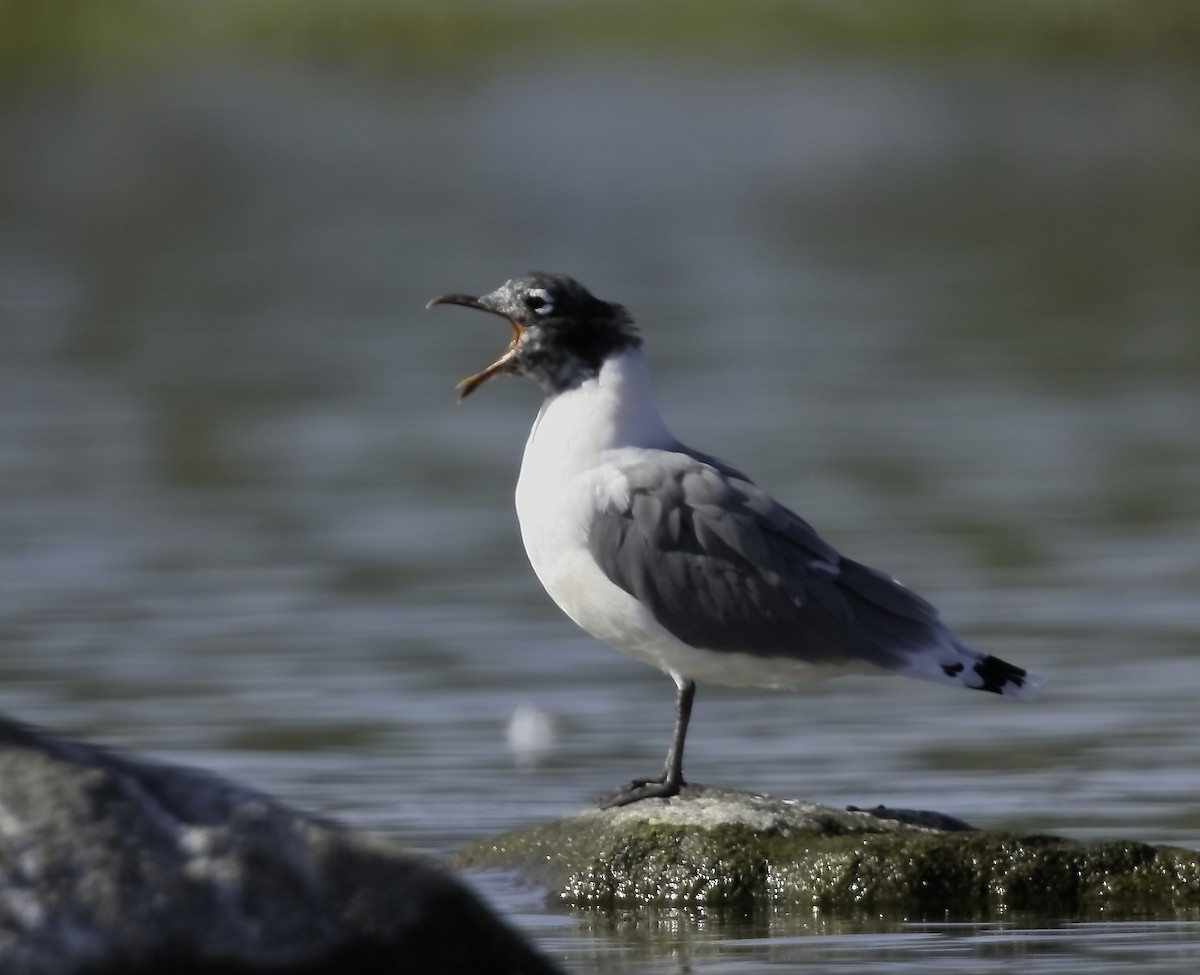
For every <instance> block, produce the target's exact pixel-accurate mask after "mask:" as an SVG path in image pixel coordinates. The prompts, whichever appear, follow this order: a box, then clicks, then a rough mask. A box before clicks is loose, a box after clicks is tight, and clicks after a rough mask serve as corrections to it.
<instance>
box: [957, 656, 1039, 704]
mask: <svg viewBox="0 0 1200 975" xmlns="http://www.w3.org/2000/svg"><path fill="white" fill-rule="evenodd" d="M971 669H972V670H974V671H975V674H976V676H978V678H979V684H978V685H977V687H978V689H979V690H981V691H988V692H989V693H992V694H1014V693H1018V694H1019V693H1020V692H1021V691H1022V690H1025V689H1026V685H1027V683H1028V679H1029V674H1028V672H1027V671H1026V670H1025V668H1023V667H1018V666H1016V665H1015V664H1010V663H1009V662H1008V661H1007V660H1001V659H1000V658H999V657H993V656H992V655H991V654H988V655H987V656H986V657H984V658H983V659H982V660H980V661H979V662H978V663H977V664H975V666H974V667H972V668H971Z"/></svg>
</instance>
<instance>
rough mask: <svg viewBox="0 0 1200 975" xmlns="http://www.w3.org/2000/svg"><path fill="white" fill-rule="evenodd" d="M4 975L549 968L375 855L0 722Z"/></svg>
mask: <svg viewBox="0 0 1200 975" xmlns="http://www.w3.org/2000/svg"><path fill="white" fill-rule="evenodd" d="M0 971H3V972H4V973H5V975H60V973H62V975H66V973H75V972H81V973H82V972H87V973H88V975H97V973H109V972H111V973H118V972H119V973H121V975H130V973H137V972H147V973H148V972H186V973H191V975H201V973H214V975H215V973H218V972H219V973H222V975H228V973H241V972H244V973H249V972H266V971H269V972H276V973H278V972H284V973H297V975H298V973H301V972H303V973H306V975H323V973H330V975H332V973H338V975H341V973H345V972H354V973H356V975H358V973H383V972H421V971H425V972H439V973H440V972H471V973H496V975H501V973H504V975H509V973H512V975H516V973H529V975H549V973H552V972H554V971H555V969H554V967H553V966H551V965H550V964H549V963H548V962H546V961H544V960H543V959H541V958H540V957H539V956H538V955H537V954H536V953H535V952H534V951H533V950H532V949H531V948H530V947H528V946H527V945H526V944H525V943H524V941H523V940H522V939H521V938H520V937H519V936H518V935H517V934H515V933H514V932H513V931H511V930H510V929H509V928H508V927H507V926H506V925H505V924H504V923H503V922H501V921H500V920H499V919H497V918H496V917H495V916H494V915H493V914H492V913H491V911H490V910H489V909H488V908H487V907H486V906H484V904H483V903H482V902H481V901H480V900H479V899H478V898H477V897H476V896H475V895H474V894H472V893H471V892H470V891H469V890H467V889H466V888H465V887H464V886H463V885H462V884H461V883H460V882H459V881H457V880H456V879H454V878H453V877H452V876H450V875H449V874H448V873H447V872H446V871H445V870H443V869H442V868H440V867H438V866H435V865H434V864H432V863H430V862H428V861H427V860H425V859H423V858H420V857H417V856H414V855H413V854H411V853H408V852H406V851H405V850H403V849H402V848H401V847H399V846H398V845H396V844H395V843H393V842H391V841H389V840H387V839H385V838H382V837H378V836H373V835H370V834H363V833H357V832H353V831H351V830H348V829H346V828H343V827H339V826H338V825H336V824H333V823H330V822H325V821H322V820H319V819H317V818H314V817H312V816H308V815H305V814H303V813H300V812H297V811H295V810H292V809H289V808H287V807H286V806H284V805H282V804H281V803H279V802H277V801H275V800H273V799H271V798H269V797H268V796H266V795H263V794H262V793H259V792H255V791H253V790H251V789H248V788H245V787H242V786H239V785H235V784H232V783H230V782H227V781H224V780H222V779H220V778H218V777H217V776H215V775H211V774H208V773H205V772H201V771H197V770H193V769H188V768H182V767H178V766H173V765H167V764H163V763H158V762H152V761H149V760H145V759H142V758H138V757H134V756H130V755H124V754H119V753H117V752H113V751H108V750H105V749H102V748H98V747H95V746H93V745H89V744H85V743H82V742H79V741H70V740H65V739H61V738H56V737H53V736H50V735H48V734H44V733H42V732H39V731H35V730H32V729H29V728H26V727H23V726H21V725H19V724H16V723H14V722H12V721H9V720H7V719H4V718H0Z"/></svg>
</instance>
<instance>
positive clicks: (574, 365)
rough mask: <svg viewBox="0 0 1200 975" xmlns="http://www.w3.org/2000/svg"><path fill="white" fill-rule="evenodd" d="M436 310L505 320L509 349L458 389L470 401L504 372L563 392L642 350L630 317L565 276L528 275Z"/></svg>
mask: <svg viewBox="0 0 1200 975" xmlns="http://www.w3.org/2000/svg"><path fill="white" fill-rule="evenodd" d="M434 305H462V306H464V307H466V308H477V309H479V310H480V311H487V312H491V313H492V314H493V315H499V316H500V317H501V318H504V319H507V321H508V324H509V326H510V327H511V328H512V338H511V339H510V340H509V343H508V348H507V349H505V350H504V352H503V354H502V355H501V356H500V358H498V359H497V360H496V361H495V362H493V363H492V364H491V365H490V366H488V367H487V368H486V369H484V370H482V371H481V372H477V373H475V374H474V375H473V376H468V377H467V378H466V379H464V380H463V381H462V382H460V383H459V384H458V390H459V398H460V399H466V397H468V396H470V395H471V393H473V392H474V391H475V390H476V389H478V388H479V387H480V386H481V385H483V383H484V382H486V381H487V380H488V379H491V378H492V376H495V375H497V374H499V373H502V372H510V373H515V374H517V375H522V376H529V377H530V378H532V379H535V380H537V382H538V383H539V384H540V385H541V386H542V388H543V389H544V390H545V391H546V392H547V393H561V392H563V391H565V390H568V389H571V388H573V387H575V386H578V385H579V384H580V383H582V382H584V381H586V380H587V379H591V378H594V377H595V376H597V375H599V373H600V368H601V367H602V366H603V365H604V360H605V359H607V358H608V357H609V356H610V355H614V354H616V353H618V352H621V351H623V350H625V349H629V348H636V347H637V346H639V345H641V339H640V338H638V335H637V330H636V329H635V328H634V326H633V320H632V319H631V318H630V317H629V313H628V312H627V311H626V310H625V309H624V308H622V307H621V306H620V305H614V304H611V303H609V302H607V301H601V300H600V299H599V298H596V297H594V296H593V295H592V294H591V293H590V292H589V291H588V290H587V289H586V288H585V287H584V286H583V285H581V284H580V283H579V282H578V281H576V280H574V279H573V278H569V277H567V276H566V275H565V274H542V273H533V274H527V275H525V276H524V277H520V278H513V279H512V280H510V281H506V282H505V283H504V284H502V285H501V286H500V287H499V288H497V289H496V290H495V291H493V292H492V293H491V294H486V295H483V296H481V297H479V298H476V297H474V296H472V295H458V294H450V295H439V296H438V297H436V298H432V299H430V301H429V302H428V304H427V305H426V307H427V308H432V307H433V306H434Z"/></svg>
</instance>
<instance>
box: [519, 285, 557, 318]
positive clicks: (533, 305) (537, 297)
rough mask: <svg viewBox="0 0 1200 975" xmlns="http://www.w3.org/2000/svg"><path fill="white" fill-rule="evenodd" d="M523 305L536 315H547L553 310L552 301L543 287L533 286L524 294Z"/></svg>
mask: <svg viewBox="0 0 1200 975" xmlns="http://www.w3.org/2000/svg"><path fill="white" fill-rule="evenodd" d="M525 305H526V307H528V308H529V310H530V311H532V312H534V313H536V314H538V315H549V314H550V313H551V312H552V311H554V302H553V301H552V300H551V299H550V294H549V292H547V291H546V289H545V288H533V289H531V290H530V292H529V293H528V294H527V295H526V296H525Z"/></svg>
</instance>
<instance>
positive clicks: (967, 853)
mask: <svg viewBox="0 0 1200 975" xmlns="http://www.w3.org/2000/svg"><path fill="white" fill-rule="evenodd" d="M457 862H458V863H459V864H460V865H463V866H469V867H474V868H488V867H500V868H505V869H516V870H517V871H518V872H519V873H520V874H521V875H523V876H524V877H525V878H526V879H527V880H529V881H531V882H534V883H538V884H542V885H545V886H546V887H547V888H548V889H549V890H550V891H551V893H552V895H555V896H557V897H558V898H559V899H561V900H562V901H563V902H565V903H567V904H571V905H577V906H588V905H591V906H598V907H617V906H641V905H669V904H705V905H733V904H741V905H743V906H745V907H747V908H750V907H753V906H755V905H780V904H787V905H794V906H796V907H798V908H802V909H804V910H806V911H815V912H823V913H828V914H831V915H837V916H847V917H850V916H859V915H865V914H871V915H873V916H877V917H878V916H892V917H904V918H908V919H910V920H911V919H946V918H952V919H963V920H967V919H986V918H994V917H997V916H999V915H1002V914H1005V913H1007V912H1033V913H1035V914H1037V915H1042V916H1046V917H1053V918H1065V917H1072V918H1075V917H1104V918H1109V919H1112V918H1125V917H1139V918H1147V917H1156V918H1168V917H1170V918H1174V917H1194V916H1200V854H1198V853H1196V852H1195V851H1192V850H1186V849H1182V848H1177V847H1165V846H1164V847H1153V846H1148V845H1146V844H1143V843H1136V842H1129V841H1124V840H1114V841H1108V842H1076V841H1072V840H1066V839H1062V838H1059V837H1054V836H1018V835H1013V834H1007V833H999V832H988V831H983V830H973V829H971V828H970V827H969V826H967V824H965V823H962V822H961V821H960V820H956V819H954V818H953V817H946V816H943V815H942V814H939V813H927V812H923V811H919V810H889V809H886V808H883V807H880V808H877V809H874V810H857V809H849V810H843V809H834V808H831V807H827V806H821V805H818V804H814V803H809V802H803V801H800V800H780V799H773V798H770V797H766V796H754V795H748V794H745V793H739V792H732V791H727V790H721V789H714V788H708V787H703V786H689V787H687V788H685V790H684V791H683V793H681V794H680V795H679V796H677V797H675V798H673V799H666V800H663V799H654V800H645V801H642V802H638V803H635V804H632V805H630V806H625V807H622V808H619V809H613V810H588V811H585V812H581V813H578V814H575V815H572V816H567V817H565V818H563V819H560V820H557V821H555V822H552V823H547V824H544V825H541V826H535V827H532V828H530V829H527V830H522V831H516V832H512V833H506V834H503V835H501V836H497V837H492V838H490V839H488V840H484V841H481V842H479V843H476V844H474V845H473V846H471V847H469V848H468V849H465V850H463V851H461V853H460V854H459V856H458V857H457Z"/></svg>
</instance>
